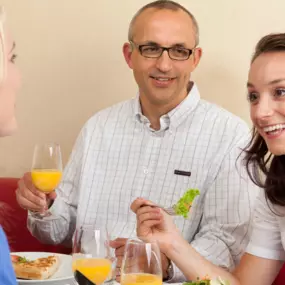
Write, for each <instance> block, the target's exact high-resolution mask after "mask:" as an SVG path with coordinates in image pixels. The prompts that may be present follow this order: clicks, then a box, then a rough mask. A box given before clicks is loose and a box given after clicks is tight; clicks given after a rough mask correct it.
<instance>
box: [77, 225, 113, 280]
mask: <svg viewBox="0 0 285 285" xmlns="http://www.w3.org/2000/svg"><path fill="white" fill-rule="evenodd" d="M109 242H110V239H109V235H108V232H107V229H106V228H105V227H103V228H94V227H92V226H84V227H80V228H78V229H76V230H75V234H74V239H73V248H72V270H73V272H74V277H75V279H76V281H77V283H78V284H79V285H95V284H96V285H101V284H102V283H104V281H106V280H107V279H108V278H109V277H110V274H111V272H112V266H113V263H114V257H113V256H112V255H111V248H110V246H109Z"/></svg>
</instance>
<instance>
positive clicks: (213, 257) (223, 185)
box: [168, 132, 260, 283]
mask: <svg viewBox="0 0 285 285" xmlns="http://www.w3.org/2000/svg"><path fill="white" fill-rule="evenodd" d="M248 138H249V137H248V133H247V134H245V132H242V133H239V139H238V140H237V141H236V142H235V143H233V144H232V145H231V147H230V148H229V150H228V152H227V154H225V156H224V158H223V160H222V163H221V165H220V167H219V169H218V172H217V175H216V177H215V178H214V180H213V182H212V183H211V184H209V187H208V189H206V195H205V202H204V208H203V216H202V220H201V223H200V227H199V230H198V233H197V234H196V235H195V238H194V240H192V241H189V242H190V244H191V245H192V247H193V248H194V249H195V250H196V251H197V252H198V253H199V254H201V255H202V256H203V257H205V258H206V259H207V260H209V261H210V262H212V263H213V264H215V265H218V266H220V267H223V268H225V269H226V270H228V271H230V270H232V269H234V267H235V266H236V265H237V264H238V262H239V260H240V258H241V256H242V254H243V252H244V250H245V248H246V246H247V244H248V242H249V236H250V229H251V224H252V223H251V218H252V214H253V209H254V204H255V201H256V197H257V195H258V191H259V190H260V189H259V188H258V187H257V186H255V184H253V183H252V182H251V180H250V178H249V177H248V174H247V173H246V169H245V166H244V162H243V157H244V156H243V155H241V149H242V147H244V146H245V145H246V143H247V142H248ZM192 214H194V213H192ZM185 280H186V279H185V277H184V275H183V273H182V272H181V271H180V270H179V269H178V268H177V267H176V266H175V264H173V276H172V278H171V279H170V280H169V281H168V282H171V283H172V282H182V281H185Z"/></svg>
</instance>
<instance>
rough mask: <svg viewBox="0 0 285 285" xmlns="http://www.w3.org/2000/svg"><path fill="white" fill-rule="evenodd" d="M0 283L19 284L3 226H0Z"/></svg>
mask: <svg viewBox="0 0 285 285" xmlns="http://www.w3.org/2000/svg"><path fill="white" fill-rule="evenodd" d="M0 284H5V285H16V284H17V281H16V277H15V273H14V270H13V267H12V262H11V257H10V253H9V247H8V242H7V239H6V236H5V234H4V232H3V229H2V227H0Z"/></svg>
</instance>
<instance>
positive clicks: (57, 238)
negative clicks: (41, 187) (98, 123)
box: [27, 128, 86, 246]
mask: <svg viewBox="0 0 285 285" xmlns="http://www.w3.org/2000/svg"><path fill="white" fill-rule="evenodd" d="M85 141H86V134H85V128H83V129H82V131H81V132H80V134H79V136H78V138H77V140H76V143H75V146H74V148H73V151H72V153H71V156H70V159H69V161H68V163H67V165H66V167H65V170H64V174H63V179H62V182H61V183H60V185H59V187H58V189H56V193H57V197H56V199H55V201H54V203H53V205H52V206H51V207H50V209H49V211H50V212H51V213H52V216H50V217H47V218H43V219H42V220H40V219H36V218H34V217H33V214H32V213H30V212H29V214H28V222H27V224H28V229H29V230H30V232H31V233H32V235H33V236H35V237H36V238H37V239H38V240H40V241H41V242H43V243H47V244H65V245H66V246H71V241H72V236H73V233H74V230H75V227H76V213H77V205H78V199H79V193H78V192H79V187H78V185H79V183H80V175H81V172H82V171H81V168H82V163H83V160H84V159H83V156H84V149H85Z"/></svg>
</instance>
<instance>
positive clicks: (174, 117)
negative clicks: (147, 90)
mask: <svg viewBox="0 0 285 285" xmlns="http://www.w3.org/2000/svg"><path fill="white" fill-rule="evenodd" d="M199 101H200V93H199V90H198V87H197V85H196V84H195V83H193V84H192V88H191V90H190V91H189V93H188V95H187V96H186V98H185V99H184V100H183V101H182V102H181V103H180V104H179V105H178V106H176V107H175V108H174V109H173V110H171V111H170V112H168V113H167V114H165V115H163V116H161V117H160V125H161V128H160V130H159V131H157V132H160V131H164V130H166V129H168V128H170V127H171V128H177V127H178V126H179V125H180V124H181V123H182V122H183V121H184V120H185V118H186V117H187V116H188V115H189V114H190V113H191V112H192V111H193V110H194V109H195V108H196V106H197V105H198V103H199ZM134 116H135V119H136V120H137V121H139V122H140V123H142V124H145V125H147V126H148V127H149V126H150V122H149V120H148V119H147V118H146V117H145V116H144V115H143V114H142V109H141V104H140V100H139V94H137V96H136V97H135V98H134Z"/></svg>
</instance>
